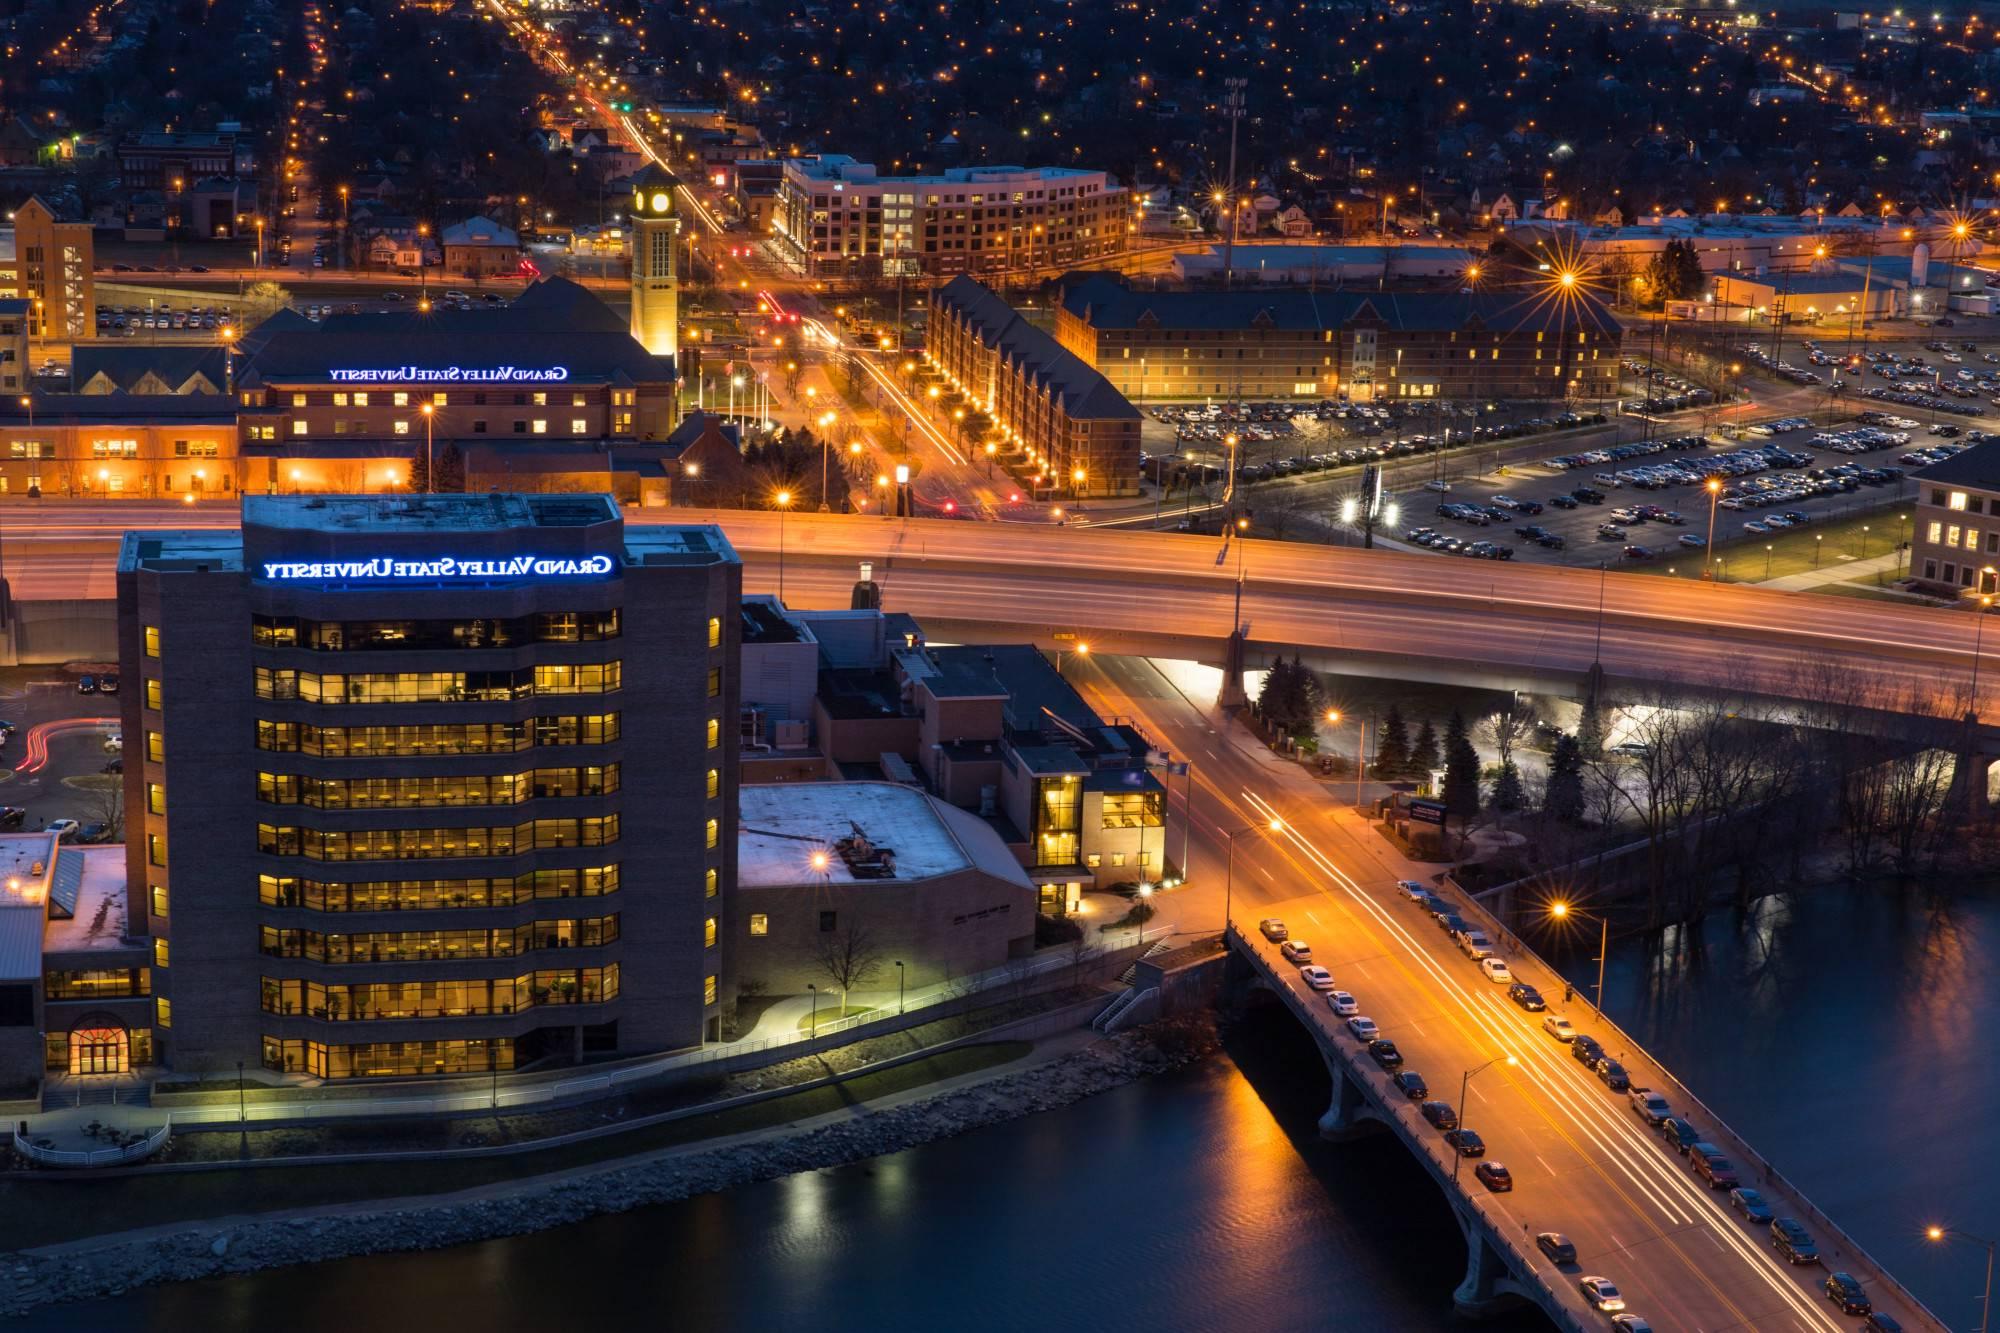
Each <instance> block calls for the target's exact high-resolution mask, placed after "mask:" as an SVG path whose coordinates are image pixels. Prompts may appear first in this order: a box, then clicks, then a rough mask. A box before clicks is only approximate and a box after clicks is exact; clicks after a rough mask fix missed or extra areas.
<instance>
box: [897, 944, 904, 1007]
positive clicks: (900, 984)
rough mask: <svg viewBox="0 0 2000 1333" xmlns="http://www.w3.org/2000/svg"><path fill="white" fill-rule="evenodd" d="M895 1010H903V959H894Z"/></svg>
mask: <svg viewBox="0 0 2000 1333" xmlns="http://www.w3.org/2000/svg"><path fill="white" fill-rule="evenodd" d="M896 1012H897V1013H899V1014H900V1013H902V1012H903V960H902V959H900V958H898V959H897V960H896Z"/></svg>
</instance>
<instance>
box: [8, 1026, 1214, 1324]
mask: <svg viewBox="0 0 2000 1333" xmlns="http://www.w3.org/2000/svg"><path fill="white" fill-rule="evenodd" d="M1215 1044H1216V1039H1215V1032H1214V1028H1213V1025H1212V1023H1211V1022H1210V1021H1209V1020H1208V1018H1207V1016H1206V1015H1199V1016H1194V1017H1190V1018H1185V1019H1172V1020H1167V1021H1164V1022H1161V1023H1155V1024H1151V1025H1149V1026H1147V1027H1143V1028H1137V1029H1134V1030H1133V1031H1131V1032H1127V1033H1122V1034H1120V1035H1118V1036H1116V1037H1112V1038H1108V1039H1106V1040H1104V1041H1100V1042H1095V1043H1093V1044H1091V1045H1090V1046H1087V1047H1085V1048H1083V1049H1082V1050H1078V1051H1073V1052H1070V1053H1069V1054H1066V1055H1062V1056H1059V1057H1057V1058H1055V1059H1052V1060H1049V1061H1047V1062H1045V1063H1041V1064H1036V1065H1033V1066H1031V1067H1029V1068H1027V1069H1024V1070H1020V1071H1018V1072H1016V1073H1012V1074H1002V1075H999V1076H997V1077H994V1078H991V1079H987V1080H984V1081H982V1082H979V1083H976V1084H973V1085H971V1086H969V1087H962V1088H956V1089H953V1090H951V1091H947V1092H940V1093H936V1094H934V1095H931V1096H928V1097H922V1098H919V1099H917V1100H914V1101H908V1102H903V1103H901V1104H899V1105H895V1106H891V1107H887V1108H885V1109H883V1110H880V1111H870V1112H869V1113H868V1114H865V1115H861V1116H857V1117H855V1118H853V1119H850V1120H843V1121H841V1122H839V1123H837V1124H829V1125H822V1126H820V1127H818V1128H811V1129H803V1130H798V1131H793V1132H788V1133H787V1132H778V1133H775V1134H772V1135H770V1136H768V1137H765V1136H760V1137H758V1138H755V1139H753V1140H751V1141H749V1142H744V1143H738V1144H733V1145H729V1146H725V1147H719V1148H711V1149H703V1148H701V1147H699V1146H690V1147H683V1148H678V1149H672V1150H668V1151H667V1152H665V1153H662V1154H660V1155H657V1156H653V1157H642V1158H640V1159H638V1160H634V1161H629V1162H626V1163H622V1164H620V1163H611V1164H609V1165H604V1166H597V1167H592V1168H589V1169H587V1170H579V1171H574V1172H566V1173H562V1174H560V1175H557V1176H554V1177H550V1178H547V1179H541V1180H537V1179H535V1178H532V1177H531V1178H529V1179H526V1180H524V1181H522V1182H521V1183H520V1184H519V1185H514V1186H505V1187H486V1188H483V1189H481V1190H478V1191H475V1192H471V1193H468V1194H464V1195H458V1196H443V1197H440V1198H438V1199H437V1200H435V1201H425V1200H408V1199H402V1200H390V1201H384V1204H383V1206H380V1207H372V1206H368V1205H353V1204H344V1205H337V1206H335V1207H332V1208H327V1209H315V1210H312V1211H310V1212H306V1213H300V1214H283V1213H280V1214H273V1215H271V1216H268V1217H264V1218H259V1219H256V1220H250V1221H232V1222H230V1223H228V1224H218V1223H201V1222H191V1223H188V1224H186V1225H184V1226H179V1227H164V1228H152V1229H150V1230H148V1231H147V1232H146V1233H144V1234H139V1235H132V1236H130V1237H125V1238H121V1237H120V1236H119V1235H117V1234H112V1235H107V1236H103V1237H98V1238H93V1239H88V1240H80V1241H75V1242H71V1243H67V1244H64V1245H61V1246H51V1247H49V1249H48V1250H46V1251H40V1252H25V1251H17V1252H15V1253H12V1254H9V1255H6V1256H4V1258H0V1263H5V1265H6V1267H7V1270H8V1280H7V1282H6V1283H4V1284H0V1315H13V1314H20V1313H22V1312H24V1311H26V1310H30V1309H33V1308H35V1307H37V1306H41V1305H49V1304H56V1303H61V1302H68V1301H82V1300H92V1299H96V1298H99V1297H104V1296H113V1295H116V1294H118V1293H120V1292H123V1291H127V1290H130V1289H132V1288H134V1287H143V1286H150V1285H152V1284H154V1283H159V1282H185V1281H190V1280H192V1279H195V1278H207V1277H223V1276H227V1275H229V1274H232V1273H249V1272H255V1271H256V1270H258V1269H263V1268H278V1267H283V1266H286V1265H289V1264H300V1263H317V1262H320V1261H322V1260H326V1259H341V1258H347V1257H350V1256H354V1255H363V1254H377V1253H384V1252H389V1251H398V1250H432V1249H442V1248H444V1247H445V1246H450V1245H463V1244H467V1243H469V1242H472V1241H481V1240H491V1239H494V1238H497V1237H502V1236H516V1235H522V1234H525V1233H527V1232H531V1231H541V1230H545V1229H547V1228H550V1227H557V1226H563V1225H566V1224H568V1223H571V1222H579V1221H582V1220H584V1219H585V1218H588V1217H592V1216H594V1215H597V1214H600V1213H617V1212H624V1211H626V1210H627V1209H631V1208H640V1207H644V1206H646V1205H648V1204H658V1203H674V1202H677V1201H679V1200H682V1199H687V1198H691V1197H693V1196H695V1195H698V1194H708V1193H712V1192H714V1191H717V1190H726V1189H733V1188H735V1187H737V1186H739V1185H749V1184H754V1183H756V1182H758V1181H764V1180H773V1179H776V1178H777V1177H779V1176H785V1175H791V1174H793V1173H795V1172H799V1171H814V1170H819V1169H822V1168H825V1167H832V1166H841V1165H845V1164H847V1163H850V1162H857V1161H861V1160H864V1159H866V1158H870V1157H879V1156H881V1155H883V1154H884V1153H892V1152H898V1151H901V1150H902V1149H904V1148H913V1147H917V1146H919V1145H922V1144H925V1143H931V1142H934V1141H936V1140H939V1139H944V1138H949V1137H951V1136H953V1135H956V1134H962V1133H964V1132H966V1131H967V1130H971V1129H977V1128H979V1127H981V1126H983V1125H992V1124H999V1123H1001V1122H1002V1121H1006V1120H1012V1119H1015V1118H1017V1117H1020V1116H1024V1115H1029V1114H1032V1113H1034V1112H1037V1111H1046V1110H1053V1109H1055V1108H1057V1107H1062V1106H1067V1105H1069V1104H1070V1103H1072V1102H1076V1101H1080V1100H1082V1099H1083V1098H1085V1097H1089V1096H1092V1095H1094V1094H1096V1093H1100V1092H1106V1091H1109V1090H1110V1089H1112V1088H1116V1087H1120V1086H1123V1085H1124V1084H1127V1083H1131V1082H1133V1081H1135V1080H1137V1079H1140V1078H1144V1077H1146V1076H1147V1075H1149V1074H1156V1073H1161V1072H1164V1071H1166V1070H1170V1069H1175V1068H1179V1067H1181V1066H1183V1065H1186V1064H1189V1063H1191V1062H1193V1061H1194V1060H1196V1059H1199V1058H1200V1057H1202V1056H1203V1055H1206V1054H1207V1053H1208V1052H1210V1051H1212V1050H1213V1049H1214V1048H1215ZM162 1183H163V1184H164V1185H167V1186H169V1187H170V1186H171V1183H172V1178H171V1177H162ZM48 1187H49V1189H50V1191H51V1193H50V1196H49V1206H51V1207H60V1206H61V1202H62V1195H61V1190H62V1189H64V1188H65V1187H66V1186H65V1185H64V1184H63V1183H62V1182H54V1181H52V1182H49V1186H48Z"/></svg>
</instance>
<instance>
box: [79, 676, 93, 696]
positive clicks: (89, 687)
mask: <svg viewBox="0 0 2000 1333" xmlns="http://www.w3.org/2000/svg"><path fill="white" fill-rule="evenodd" d="M76 692H77V693H78V694H95V693H97V677H96V676H93V675H91V674H90V673H89V672H85V673H84V674H83V675H81V676H78V677H77V678H76Z"/></svg>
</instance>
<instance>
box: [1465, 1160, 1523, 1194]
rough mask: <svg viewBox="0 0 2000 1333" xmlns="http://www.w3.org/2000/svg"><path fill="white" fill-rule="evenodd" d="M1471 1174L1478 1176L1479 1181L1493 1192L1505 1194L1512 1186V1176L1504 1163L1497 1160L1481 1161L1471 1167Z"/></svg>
mask: <svg viewBox="0 0 2000 1333" xmlns="http://www.w3.org/2000/svg"><path fill="white" fill-rule="evenodd" d="M1472 1174H1473V1175H1475V1176H1478V1177H1479V1183H1480V1184H1482V1185H1484V1186H1485V1187H1486V1188H1487V1189H1489V1190H1492V1191H1493V1192H1494V1193H1495V1194H1506V1193H1508V1192H1509V1191H1511V1190H1512V1189H1513V1188H1514V1177H1513V1174H1512V1173H1511V1172H1509V1171H1508V1170H1507V1168H1506V1166H1505V1165H1503V1164H1502V1163H1499V1162H1481V1163H1480V1164H1479V1165H1478V1166H1475V1167H1473V1168H1472Z"/></svg>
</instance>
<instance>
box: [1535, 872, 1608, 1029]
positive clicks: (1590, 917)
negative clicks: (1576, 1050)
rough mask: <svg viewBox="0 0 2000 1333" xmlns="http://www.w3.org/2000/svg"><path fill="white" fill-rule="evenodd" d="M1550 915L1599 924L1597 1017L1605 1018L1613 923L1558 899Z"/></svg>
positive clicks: (1550, 909) (1559, 918)
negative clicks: (1607, 961) (1606, 961)
mask: <svg viewBox="0 0 2000 1333" xmlns="http://www.w3.org/2000/svg"><path fill="white" fill-rule="evenodd" d="M1549 915H1550V916H1552V917H1554V918H1555V919H1556V920H1558V921H1565V920H1568V919H1569V918H1570V917H1573V916H1575V917H1582V918H1583V919H1584V920H1585V921H1595V922H1596V923H1597V1015H1598V1017H1599V1018H1602V1017H1603V1016H1604V958H1605V955H1606V954H1608V953H1610V952H1611V947H1610V946H1611V922H1610V920H1609V919H1607V918H1605V917H1602V916H1597V915H1595V914H1593V913H1590V912H1583V911H1579V910H1577V909H1576V908H1574V907H1571V906H1570V905H1569V904H1568V903H1566V902H1563V901H1561V900H1560V899H1558V900H1557V901H1555V902H1552V903H1550V904H1549Z"/></svg>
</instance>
